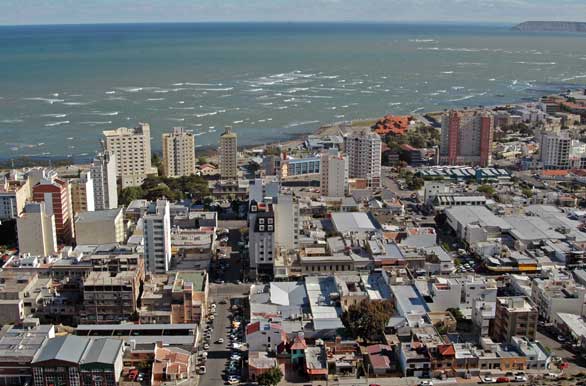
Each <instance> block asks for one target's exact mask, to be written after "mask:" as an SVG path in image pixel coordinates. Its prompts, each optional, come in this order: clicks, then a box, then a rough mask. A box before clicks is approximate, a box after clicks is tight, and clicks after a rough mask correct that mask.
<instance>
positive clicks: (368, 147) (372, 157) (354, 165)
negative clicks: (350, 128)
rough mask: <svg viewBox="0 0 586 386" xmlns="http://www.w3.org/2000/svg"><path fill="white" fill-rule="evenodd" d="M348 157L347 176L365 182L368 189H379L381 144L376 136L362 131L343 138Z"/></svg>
mask: <svg viewBox="0 0 586 386" xmlns="http://www.w3.org/2000/svg"><path fill="white" fill-rule="evenodd" d="M344 145H345V150H346V155H347V157H348V176H349V177H350V178H360V179H365V180H366V181H367V184H368V187H375V188H376V187H379V186H380V179H381V149H382V142H381V139H380V137H379V135H378V134H376V133H373V132H370V131H363V132H359V133H352V134H350V135H348V136H347V137H345V138H344Z"/></svg>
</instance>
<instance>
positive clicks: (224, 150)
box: [219, 126, 238, 180]
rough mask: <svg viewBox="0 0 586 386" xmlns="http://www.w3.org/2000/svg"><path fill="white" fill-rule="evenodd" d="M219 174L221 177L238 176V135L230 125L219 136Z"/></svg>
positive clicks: (227, 178) (231, 178) (233, 177)
mask: <svg viewBox="0 0 586 386" xmlns="http://www.w3.org/2000/svg"><path fill="white" fill-rule="evenodd" d="M219 154H220V176H221V177H222V179H226V180H234V179H237V178H238V136H237V135H236V133H234V132H233V131H232V128H231V127H230V126H228V127H226V130H225V131H224V133H223V134H222V135H221V136H220V148H219Z"/></svg>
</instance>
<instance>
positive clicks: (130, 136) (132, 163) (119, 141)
mask: <svg viewBox="0 0 586 386" xmlns="http://www.w3.org/2000/svg"><path fill="white" fill-rule="evenodd" d="M103 136H104V139H103V141H104V142H103V145H104V149H105V150H107V151H109V152H112V153H114V154H115V155H116V175H117V176H118V178H120V185H121V187H122V189H124V188H127V187H129V186H140V185H141V184H142V182H143V181H144V179H145V178H146V176H147V175H148V174H156V173H157V169H156V168H153V167H152V166H151V127H150V125H149V124H148V123H140V124H139V125H138V127H136V128H134V129H129V128H127V127H120V128H118V129H115V130H105V131H103Z"/></svg>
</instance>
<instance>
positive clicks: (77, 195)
mask: <svg viewBox="0 0 586 386" xmlns="http://www.w3.org/2000/svg"><path fill="white" fill-rule="evenodd" d="M69 186H70V188H71V206H72V207H73V214H74V215H75V214H77V213H83V212H93V211H94V210H95V199H94V198H95V197H94V180H93V178H92V176H91V172H90V171H89V170H86V171H83V172H81V173H80V175H79V178H72V179H70V180H69Z"/></svg>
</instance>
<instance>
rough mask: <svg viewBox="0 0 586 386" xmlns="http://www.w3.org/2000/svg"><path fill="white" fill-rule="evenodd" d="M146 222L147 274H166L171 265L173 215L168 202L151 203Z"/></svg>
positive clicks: (144, 218) (145, 251)
mask: <svg viewBox="0 0 586 386" xmlns="http://www.w3.org/2000/svg"><path fill="white" fill-rule="evenodd" d="M143 220H144V260H145V268H146V271H147V272H151V273H166V272H168V271H169V265H170V264H171V214H170V205H169V201H167V200H157V201H156V202H151V203H150V204H149V206H148V208H147V212H146V213H145V215H144V216H143Z"/></svg>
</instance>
